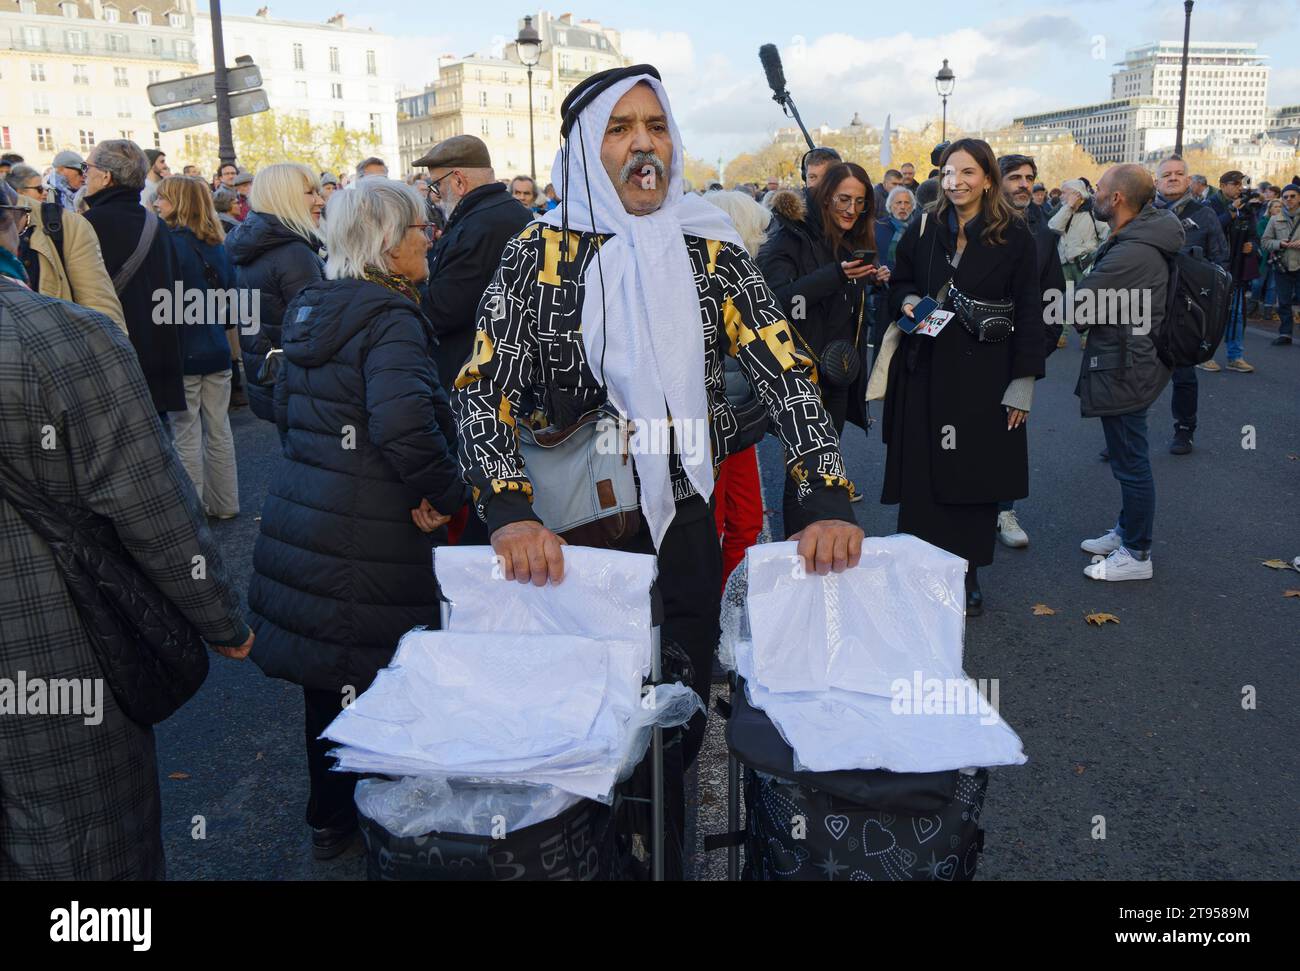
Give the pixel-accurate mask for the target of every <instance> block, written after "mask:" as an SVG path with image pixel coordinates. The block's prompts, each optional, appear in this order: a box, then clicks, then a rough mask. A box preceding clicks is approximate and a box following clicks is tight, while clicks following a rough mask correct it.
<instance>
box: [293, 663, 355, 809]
mask: <svg viewBox="0 0 1300 971" xmlns="http://www.w3.org/2000/svg"><path fill="white" fill-rule="evenodd" d="M302 698H303V708H304V713H305V716H306V717H305V719H304V721H305V723H306V725H305V727H306V739H307V776H308V778H309V780H310V782H311V795H310V796H309V797H308V799H307V825H308V826H311V827H312V828H314V829H325V828H330V829H351V828H352V827H354V826H356V824H357V807H356V803H355V802H353V801H352V790H353V789H354V788H355V787H356V784H357V780H358V779H359V778H360V776H358V775H354V774H353V773H351V772H333V771H331V770H330V766H332V765H333V764H334V760H333V759H332V758H327V757H326V755H325V753H326V752H328V751H329V750H330V749H332V748H334V743H333V742H328V741H325V740H324V739H320V738H317V736H318V735H320V733H321V732H323V731H325V729H326V728H327V727H328V726H329V723H330V722H332V721H333V720H334V719H335V718H337V717H338V713H339V712H340V711H341V710H342V706H343V693H342V692H340V691H316V690H313V689H311V688H303V689H302Z"/></svg>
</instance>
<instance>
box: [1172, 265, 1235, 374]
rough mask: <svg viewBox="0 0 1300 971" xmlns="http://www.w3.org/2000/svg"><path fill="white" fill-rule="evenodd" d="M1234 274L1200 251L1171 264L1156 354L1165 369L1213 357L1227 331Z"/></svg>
mask: <svg viewBox="0 0 1300 971" xmlns="http://www.w3.org/2000/svg"><path fill="white" fill-rule="evenodd" d="M1231 304H1232V274H1230V273H1229V272H1228V271H1227V270H1225V269H1224V268H1223V267H1221V266H1219V265H1218V264H1217V263H1211V262H1210V261H1209V260H1207V259H1206V258H1205V257H1204V255H1203V254H1201V252H1200V249H1199V247H1193V251H1192V252H1191V253H1184V252H1182V251H1179V252H1178V253H1176V254H1175V255H1174V257H1173V258H1172V259H1170V260H1169V294H1168V298H1167V299H1166V301H1165V319H1164V323H1163V324H1162V325H1161V327H1160V331H1159V333H1157V334H1156V335H1155V343H1156V353H1157V354H1158V355H1159V357H1160V360H1161V361H1162V362H1163V363H1164V365H1165V366H1166V367H1169V368H1180V367H1191V366H1192V365H1195V364H1202V363H1204V362H1205V361H1208V360H1209V359H1210V358H1212V357H1213V356H1214V352H1215V351H1216V350H1218V348H1219V343H1220V341H1222V340H1223V332H1224V331H1225V330H1226V329H1227V327H1228V316H1229V312H1230V307H1231Z"/></svg>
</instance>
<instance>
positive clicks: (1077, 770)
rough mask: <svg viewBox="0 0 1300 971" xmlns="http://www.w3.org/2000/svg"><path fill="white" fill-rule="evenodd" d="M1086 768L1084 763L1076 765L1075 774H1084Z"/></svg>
mask: <svg viewBox="0 0 1300 971" xmlns="http://www.w3.org/2000/svg"><path fill="white" fill-rule="evenodd" d="M1084 768H1085V767H1084V766H1082V765H1076V766H1075V767H1074V774H1075V775H1083V770H1084Z"/></svg>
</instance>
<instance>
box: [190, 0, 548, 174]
mask: <svg viewBox="0 0 1300 971" xmlns="http://www.w3.org/2000/svg"><path fill="white" fill-rule="evenodd" d="M214 2H215V0H214ZM515 53H516V54H518V55H519V63H520V64H523V65H524V66H525V67H527V68H528V174H529V175H530V176H531V177H532V180H533V187H534V188H536V187H537V149H536V147H535V146H534V142H533V68H534V67H535V66H536V65H537V62H538V61H540V60H541V59H542V38H541V37H540V36H539V35H538V33H537V28H535V27H534V26H533V18H532V17H525V18H524V26H523V27H522V28H521V29H520V31H519V36H518V37H516V38H515Z"/></svg>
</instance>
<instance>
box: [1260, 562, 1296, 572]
mask: <svg viewBox="0 0 1300 971" xmlns="http://www.w3.org/2000/svg"><path fill="white" fill-rule="evenodd" d="M1264 566H1267V567H1269V568H1271V569H1274V570H1289V569H1291V564H1290V563H1288V562H1287V561H1286V560H1265V561H1264Z"/></svg>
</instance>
